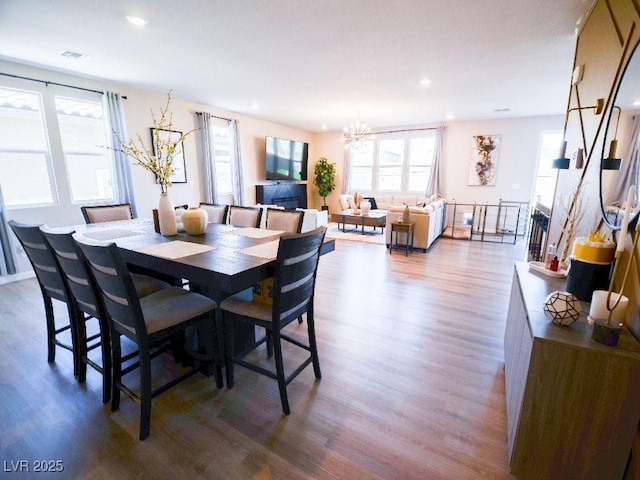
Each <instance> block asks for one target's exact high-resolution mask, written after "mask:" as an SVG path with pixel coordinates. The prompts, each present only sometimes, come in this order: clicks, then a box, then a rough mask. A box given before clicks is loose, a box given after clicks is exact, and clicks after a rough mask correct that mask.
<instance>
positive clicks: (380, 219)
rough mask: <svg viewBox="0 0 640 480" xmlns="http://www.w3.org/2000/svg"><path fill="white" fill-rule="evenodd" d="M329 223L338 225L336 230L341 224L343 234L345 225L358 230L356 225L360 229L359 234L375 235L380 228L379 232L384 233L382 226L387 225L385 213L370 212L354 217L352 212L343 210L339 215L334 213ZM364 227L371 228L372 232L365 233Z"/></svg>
mask: <svg viewBox="0 0 640 480" xmlns="http://www.w3.org/2000/svg"><path fill="white" fill-rule="evenodd" d="M331 221H333V222H337V223H338V228H340V224H342V231H343V232H345V231H346V230H345V227H346V225H347V224H348V225H355V226H356V228H355V230H358V225H360V226H361V227H362V231H361V233H362V234H363V235H364V234H365V233H377V228H378V227H381V232H382V233H384V226H385V224H386V223H387V212H386V211H376V210H373V211H370V212H369V213H367V214H366V215H362V214H359V215H356V214H355V213H354V212H353V210H343V211H342V212H340V213H334V214H332V215H331ZM364 227H373V232H365V230H364Z"/></svg>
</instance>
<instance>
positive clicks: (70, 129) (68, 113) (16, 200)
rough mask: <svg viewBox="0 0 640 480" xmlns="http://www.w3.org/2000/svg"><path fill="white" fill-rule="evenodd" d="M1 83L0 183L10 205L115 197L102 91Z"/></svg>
mask: <svg viewBox="0 0 640 480" xmlns="http://www.w3.org/2000/svg"><path fill="white" fill-rule="evenodd" d="M55 90H56V88H55V87H47V86H43V87H40V89H39V90H37V91H35V89H34V90H33V91H32V90H29V91H27V90H20V89H17V88H16V89H14V88H8V87H0V182H2V189H3V194H4V198H5V203H6V205H7V208H35V207H46V206H57V205H61V206H62V205H69V204H72V203H112V202H114V200H115V196H116V195H115V193H116V192H115V191H114V179H115V169H114V164H113V155H112V152H111V151H110V150H108V149H107V148H106V147H105V145H107V138H106V135H107V124H106V122H105V118H104V112H103V109H102V95H101V94H100V93H93V92H78V93H77V94H74V96H73V97H70V96H58V95H55Z"/></svg>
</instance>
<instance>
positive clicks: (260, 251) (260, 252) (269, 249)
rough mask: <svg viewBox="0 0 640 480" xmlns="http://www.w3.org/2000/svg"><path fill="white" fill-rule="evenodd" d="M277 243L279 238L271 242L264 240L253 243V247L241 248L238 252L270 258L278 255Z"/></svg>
mask: <svg viewBox="0 0 640 480" xmlns="http://www.w3.org/2000/svg"><path fill="white" fill-rule="evenodd" d="M279 244H280V240H274V241H273V242H266V243H261V244H259V245H254V246H253V247H247V248H243V249H242V250H238V252H240V253H242V254H244V255H251V256H252V257H260V258H268V259H272V258H276V257H277V256H278V245H279Z"/></svg>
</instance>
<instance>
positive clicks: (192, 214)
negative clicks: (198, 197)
mask: <svg viewBox="0 0 640 480" xmlns="http://www.w3.org/2000/svg"><path fill="white" fill-rule="evenodd" d="M208 222H209V215H208V214H207V211H206V210H205V209H204V208H200V207H191V208H189V209H187V210H185V211H184V212H183V213H182V225H183V226H184V229H185V231H186V232H187V233H188V234H189V235H202V234H203V233H204V232H205V231H206V230H207V223H208Z"/></svg>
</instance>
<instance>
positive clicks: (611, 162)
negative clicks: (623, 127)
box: [601, 105, 622, 170]
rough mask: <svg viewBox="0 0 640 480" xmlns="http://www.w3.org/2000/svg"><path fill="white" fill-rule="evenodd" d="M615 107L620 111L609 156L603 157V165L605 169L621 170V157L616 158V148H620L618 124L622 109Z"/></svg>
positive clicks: (614, 107)
mask: <svg viewBox="0 0 640 480" xmlns="http://www.w3.org/2000/svg"><path fill="white" fill-rule="evenodd" d="M613 109H615V110H617V111H618V118H617V120H616V129H615V132H614V134H613V140H611V143H610V144H609V155H608V156H607V158H603V159H602V164H601V167H602V169H603V170H620V164H621V163H622V159H621V158H616V150H617V149H618V124H619V123H620V114H621V113H622V109H621V108H620V107H618V106H617V105H614V106H613Z"/></svg>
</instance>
